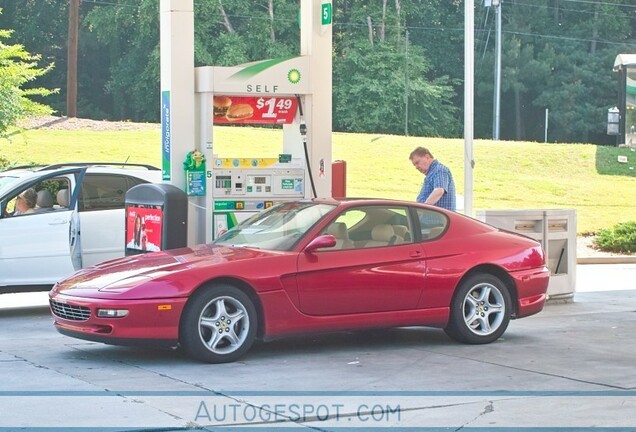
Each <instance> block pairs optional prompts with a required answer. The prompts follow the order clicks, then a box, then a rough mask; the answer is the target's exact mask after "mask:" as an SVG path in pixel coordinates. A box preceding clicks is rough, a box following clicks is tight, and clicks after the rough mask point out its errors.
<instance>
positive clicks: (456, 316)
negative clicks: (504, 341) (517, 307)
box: [444, 273, 511, 344]
mask: <svg viewBox="0 0 636 432" xmlns="http://www.w3.org/2000/svg"><path fill="white" fill-rule="evenodd" d="M510 309H511V306H510V293H509V292H508V289H507V288H506V286H505V285H504V283H503V282H501V280H500V279H499V278H497V277H496V276H493V275H491V274H484V273H480V274H475V275H473V276H471V277H469V278H468V279H466V280H465V281H463V282H462V283H461V284H460V286H459V287H458V288H457V291H456V292H455V295H454V297H453V301H452V303H451V310H450V318H449V321H448V325H447V327H446V328H445V329H444V331H445V332H446V334H448V335H449V336H450V337H451V338H453V339H455V340H457V341H459V342H463V343H469V344H486V343H490V342H493V341H495V340H497V339H498V338H499V337H500V336H501V335H502V334H503V333H504V332H505V331H506V328H507V327H508V323H509V322H510Z"/></svg>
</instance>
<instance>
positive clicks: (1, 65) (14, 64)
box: [0, 10, 54, 135]
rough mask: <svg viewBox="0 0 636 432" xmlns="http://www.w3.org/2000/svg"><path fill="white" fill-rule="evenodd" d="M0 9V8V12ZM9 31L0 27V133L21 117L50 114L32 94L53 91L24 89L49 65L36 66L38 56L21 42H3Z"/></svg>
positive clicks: (9, 33)
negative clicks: (13, 43) (20, 43)
mask: <svg viewBox="0 0 636 432" xmlns="http://www.w3.org/2000/svg"><path fill="white" fill-rule="evenodd" d="M1 12H2V11H1V10H0V13H1ZM11 33H12V31H11V30H5V29H0V135H1V134H4V133H5V132H6V131H7V129H8V128H9V127H11V126H14V125H15V124H16V123H17V121H18V120H19V119H21V118H23V117H28V116H35V115H45V114H51V113H52V112H53V110H52V109H51V108H50V107H48V106H47V105H44V104H42V103H40V102H36V101H34V100H33V99H31V97H33V96H48V95H50V94H51V93H53V92H54V91H52V90H48V89H45V88H43V87H33V88H25V85H26V84H27V83H30V82H32V81H33V80H35V79H36V78H37V77H40V76H42V75H44V74H45V73H47V72H48V71H50V70H51V69H52V68H53V64H49V65H48V66H45V67H42V68H41V67H38V61H39V60H40V56H39V55H33V54H30V53H29V52H27V51H26V50H25V49H24V47H23V46H22V45H17V44H16V45H7V44H5V43H4V42H3V41H2V40H3V39H9V38H10V37H11Z"/></svg>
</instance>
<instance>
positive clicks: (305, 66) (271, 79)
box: [195, 56, 331, 241]
mask: <svg viewBox="0 0 636 432" xmlns="http://www.w3.org/2000/svg"><path fill="white" fill-rule="evenodd" d="M195 72H196V80H195V89H196V95H197V98H198V103H197V106H198V113H197V117H198V119H199V122H200V124H199V127H200V131H201V135H202V137H204V139H205V143H206V145H205V147H206V148H205V152H207V154H206V158H207V160H211V161H212V163H211V164H210V166H209V169H208V171H207V173H206V178H207V181H208V187H207V188H206V190H207V195H206V198H207V199H206V210H207V216H206V219H207V227H206V236H207V240H208V241H209V240H213V239H214V238H216V237H218V236H219V235H220V234H222V233H223V232H225V231H227V230H228V229H230V228H232V227H233V226H235V225H236V224H238V223H240V222H242V221H243V220H245V219H247V218H249V217H250V216H252V215H253V214H255V213H257V212H260V211H262V210H265V209H267V208H269V207H271V206H273V205H274V204H276V203H278V202H281V201H287V200H293V199H300V198H312V197H316V196H317V192H316V187H315V180H314V177H315V174H314V172H313V170H312V168H313V167H312V165H314V166H315V167H316V171H317V175H318V177H319V178H322V177H325V165H326V164H328V165H330V164H331V143H330V142H329V146H328V147H327V146H325V149H326V151H324V152H321V153H322V154H320V156H322V157H316V156H317V154H315V153H317V152H314V155H313V160H312V152H311V149H310V148H309V145H308V140H307V124H306V123H305V119H304V112H305V110H304V105H306V102H305V101H306V99H307V97H308V95H309V93H310V90H309V77H310V64H309V57H308V56H300V57H295V58H286V59H274V60H265V61H262V62H256V63H250V64H246V65H239V66H234V67H214V66H206V67H199V68H196V71H195ZM242 124H250V125H263V124H268V125H272V124H273V125H282V127H283V142H282V143H281V147H282V149H281V148H279V149H273V151H272V153H274V154H273V155H272V157H265V158H240V157H232V155H231V154H227V155H225V154H223V155H220V154H216V152H215V146H214V137H213V128H214V127H215V126H218V125H223V126H232V125H242ZM314 150H316V149H314ZM322 180H323V182H328V183H329V184H328V188H329V189H327V192H326V193H323V196H329V195H330V192H331V190H330V188H331V179H322Z"/></svg>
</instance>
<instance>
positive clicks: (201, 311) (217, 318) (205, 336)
mask: <svg viewBox="0 0 636 432" xmlns="http://www.w3.org/2000/svg"><path fill="white" fill-rule="evenodd" d="M256 321H257V320H256V309H255V307H254V304H253V303H252V301H251V300H250V298H249V297H248V296H247V295H246V294H245V293H244V292H243V291H241V290H239V289H238V288H235V287H233V286H230V285H215V286H211V287H208V288H203V289H202V290H200V291H198V292H197V293H196V294H194V295H193V297H192V298H191V299H190V300H189V301H188V304H187V305H186V308H185V310H184V312H183V317H182V319H181V325H180V329H179V340H180V343H181V346H182V347H183V349H184V350H185V351H186V352H187V353H188V354H189V355H190V356H191V357H193V358H195V359H197V360H200V361H203V362H206V363H227V362H232V361H235V360H237V359H238V358H240V357H241V356H242V355H243V354H245V353H246V352H247V351H248V350H249V349H250V347H251V346H252V344H253V343H254V340H255V338H256V325H257V324H256Z"/></svg>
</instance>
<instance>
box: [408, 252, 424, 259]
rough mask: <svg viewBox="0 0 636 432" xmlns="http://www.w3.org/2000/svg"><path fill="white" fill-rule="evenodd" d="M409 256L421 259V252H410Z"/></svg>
mask: <svg viewBox="0 0 636 432" xmlns="http://www.w3.org/2000/svg"><path fill="white" fill-rule="evenodd" d="M409 256H410V257H411V258H419V257H421V256H422V252H421V251H418V250H416V251H411V252H409Z"/></svg>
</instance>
